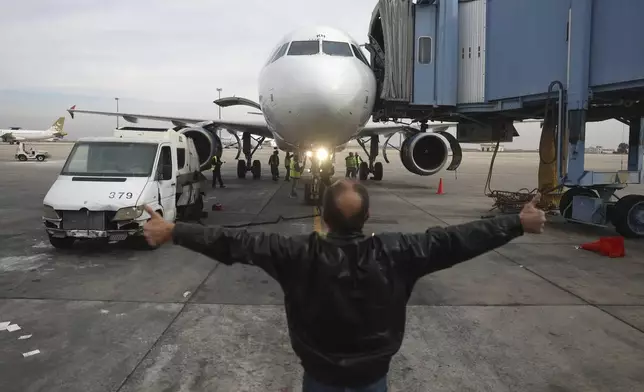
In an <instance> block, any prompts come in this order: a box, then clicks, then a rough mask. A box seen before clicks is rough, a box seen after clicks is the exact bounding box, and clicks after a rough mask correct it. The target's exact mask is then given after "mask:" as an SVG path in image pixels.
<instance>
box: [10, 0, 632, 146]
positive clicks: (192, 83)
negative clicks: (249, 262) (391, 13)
mask: <svg viewBox="0 0 644 392" xmlns="http://www.w3.org/2000/svg"><path fill="white" fill-rule="evenodd" d="M10 4H11V5H10V6H5V7H3V10H2V12H1V13H0V48H2V59H3V61H1V62H0V128H7V127H10V126H20V127H23V128H31V129H44V128H47V127H48V126H49V125H51V123H53V122H54V120H55V119H56V118H57V117H59V116H62V115H67V114H66V112H65V109H67V108H68V107H70V106H72V105H74V104H76V105H78V108H87V109H97V110H114V109H115V108H116V105H115V101H114V97H120V101H119V108H120V110H121V111H130V112H143V113H152V114H166V115H181V116H201V117H205V118H216V116H217V107H216V105H214V104H213V103H212V101H213V99H215V98H216V97H217V91H216V89H217V87H221V88H223V93H222V96H229V95H237V96H245V97H249V98H251V99H253V100H257V96H258V92H257V75H258V74H259V71H260V69H261V67H262V66H263V64H264V63H265V62H266V59H267V57H268V56H269V54H270V52H271V51H272V50H273V48H274V47H275V45H276V43H277V42H278V41H279V39H280V38H281V37H282V36H284V35H285V34H287V33H288V32H290V31H291V30H293V29H296V28H298V27H302V26H306V25H311V24H323V25H329V26H333V27H337V28H339V29H342V30H344V31H347V32H348V33H349V34H350V35H352V36H353V37H354V38H355V39H356V40H358V42H366V40H367V37H366V35H367V30H368V27H369V20H370V18H371V13H372V11H373V8H374V6H375V4H376V0H350V1H347V0H326V1H315V2H314V1H302V0H270V1H267V0H244V1H224V0H184V1H179V0H136V1H132V0H109V1H105V0H29V1H15V2H11V3H10ZM247 111H248V108H228V109H223V116H224V117H226V118H235V119H241V118H243V117H251V118H253V119H254V120H257V117H256V116H251V115H248V114H246V112H247ZM121 121H122V120H121ZM115 123H116V119H114V118H107V117H99V116H88V115H78V116H77V117H76V119H75V120H71V118H69V116H68V115H67V121H66V124H65V130H66V131H67V132H68V133H69V134H70V136H71V137H74V138H75V137H79V136H82V135H96V134H109V133H110V132H111V131H112V129H113V126H114V125H115ZM141 124H143V125H154V126H163V124H164V123H159V122H152V123H141ZM588 128H589V131H588V135H587V145H588V144H600V145H604V146H606V147H614V146H616V145H617V143H619V142H620V141H622V140H623V137H624V134H625V132H624V127H623V126H622V125H621V124H620V123H617V122H608V123H603V124H591V125H589V127H588ZM518 129H519V133H520V134H521V135H522V136H521V137H519V138H517V139H515V140H516V141H515V142H514V143H512V145H508V146H509V147H517V148H535V147H536V146H537V145H538V140H539V127H538V125H535V124H531V125H523V126H518Z"/></svg>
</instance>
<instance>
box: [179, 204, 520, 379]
mask: <svg viewBox="0 0 644 392" xmlns="http://www.w3.org/2000/svg"><path fill="white" fill-rule="evenodd" d="M522 234H523V228H522V226H521V222H520V220H519V217H518V215H510V216H502V217H497V218H493V219H487V220H480V221H475V222H470V223H465V224H461V225H456V226H449V227H445V228H440V227H437V228H431V229H429V230H427V231H426V232H424V233H417V234H403V233H384V234H378V235H374V236H365V235H363V234H362V233H349V234H336V233H328V234H327V235H326V236H323V235H320V234H318V233H311V234H309V235H299V236H292V237H287V236H283V235H280V234H273V233H271V234H268V233H249V232H247V231H245V230H230V229H223V228H217V227H204V226H200V225H196V224H187V223H177V224H176V226H175V229H174V235H173V238H174V242H175V243H176V244H179V245H182V246H184V247H186V248H188V249H191V250H193V251H196V252H200V253H202V254H204V255H206V256H209V257H212V258H213V259H216V260H218V261H220V262H222V263H224V264H227V265H231V264H233V263H242V264H249V265H256V266H258V267H260V268H261V269H263V270H264V271H266V272H267V273H268V274H269V275H270V276H272V277H273V278H274V279H276V280H277V281H278V282H279V283H280V285H281V286H282V290H283V291H284V303H285V307H286V316H287V319H288V326H289V332H290V337H291V344H292V346H293V350H294V351H295V353H296V354H297V355H298V356H299V358H300V360H301V361H302V366H303V367H304V369H305V370H306V372H307V373H309V374H310V375H311V376H312V377H313V378H315V379H317V380H318V381H320V382H322V383H325V384H328V385H339V386H347V387H351V386H353V387H356V386H362V385H366V384H369V383H371V382H373V381H375V380H377V379H379V378H381V377H383V376H385V375H386V373H387V372H388V370H389V363H390V361H391V358H392V356H393V355H394V354H395V353H396V352H397V351H398V350H399V348H400V345H401V344H402V341H403V334H404V331H405V310H406V305H407V301H408V299H409V297H410V295H411V292H412V289H413V287H414V284H415V283H416V281H417V280H418V279H419V278H421V277H423V276H425V275H427V274H430V273H432V272H435V271H438V270H442V269H445V268H449V267H451V266H453V265H455V264H458V263H461V262H463V261H466V260H469V259H471V258H473V257H476V256H478V255H481V254H483V253H485V252H487V251H490V250H492V249H495V248H497V247H499V246H501V245H504V244H506V243H508V242H509V241H510V240H512V239H513V238H515V237H518V236H520V235H522Z"/></svg>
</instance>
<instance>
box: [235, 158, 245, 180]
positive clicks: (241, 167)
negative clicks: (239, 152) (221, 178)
mask: <svg viewBox="0 0 644 392" xmlns="http://www.w3.org/2000/svg"><path fill="white" fill-rule="evenodd" d="M237 178H246V162H245V161H244V160H243V159H239V160H237Z"/></svg>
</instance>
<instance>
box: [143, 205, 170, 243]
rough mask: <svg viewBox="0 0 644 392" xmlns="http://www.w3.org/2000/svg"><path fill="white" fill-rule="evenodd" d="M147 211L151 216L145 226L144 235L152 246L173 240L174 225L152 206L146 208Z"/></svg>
mask: <svg viewBox="0 0 644 392" xmlns="http://www.w3.org/2000/svg"><path fill="white" fill-rule="evenodd" d="M144 208H145V211H146V212H147V213H148V214H150V219H149V220H148V221H147V222H146V223H145V225H144V226H143V235H144V236H145V239H146V241H147V242H148V244H150V245H151V246H157V245H162V244H164V243H166V242H168V241H170V240H172V230H173V229H174V223H172V222H168V221H166V220H165V219H163V217H162V216H161V215H159V214H158V213H157V212H156V211H154V210H153V209H152V208H151V207H150V206H147V205H146V206H144Z"/></svg>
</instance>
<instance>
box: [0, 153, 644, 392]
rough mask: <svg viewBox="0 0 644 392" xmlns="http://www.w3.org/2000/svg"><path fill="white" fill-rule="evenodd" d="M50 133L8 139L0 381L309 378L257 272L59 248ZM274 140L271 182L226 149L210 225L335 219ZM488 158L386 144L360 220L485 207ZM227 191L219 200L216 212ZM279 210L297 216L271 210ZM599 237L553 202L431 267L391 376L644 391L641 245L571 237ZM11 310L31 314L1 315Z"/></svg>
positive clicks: (418, 387)
mask: <svg viewBox="0 0 644 392" xmlns="http://www.w3.org/2000/svg"><path fill="white" fill-rule="evenodd" d="M38 148H39V149H46V150H49V152H50V153H52V158H51V159H50V160H49V161H47V162H42V163H40V162H16V161H14V160H13V152H14V150H15V147H13V146H4V145H3V146H0V171H1V172H2V180H1V181H2V192H0V216H1V217H2V220H1V222H2V225H1V226H0V375H1V376H0V391H3V392H5V391H6V392H13V391H16V392H35V391H47V392H58V391H61V392H62V391H65V392H70V391H83V392H94V391H96V392H99V391H101V392H102V391H122V392H125V391H279V392H285V391H300V390H301V386H300V385H301V376H302V369H301V367H300V365H299V361H298V359H297V357H296V356H295V355H294V353H293V351H292V349H291V347H290V342H289V338H288V329H287V326H286V319H285V316H284V311H283V294H282V290H281V288H280V287H279V285H278V284H277V283H276V282H274V281H273V280H272V279H271V278H270V277H269V276H268V275H267V274H266V273H264V272H263V271H261V270H259V269H257V268H253V267H248V266H241V265H236V266H232V267H227V266H225V265H222V264H219V263H218V262H216V261H214V260H210V259H208V258H206V257H204V256H202V255H199V254H196V253H193V252H191V251H188V250H185V249H183V248H180V247H177V246H174V245H166V246H163V247H162V248H160V249H158V250H155V251H140V250H133V249H129V248H127V247H124V246H95V245H85V244H82V245H81V246H78V247H76V248H75V249H73V250H70V251H59V250H55V249H53V248H52V247H51V246H50V245H49V243H48V241H47V236H46V234H45V231H44V229H43V226H42V223H41V221H40V215H41V209H42V207H41V206H42V200H43V197H44V195H45V193H46V192H47V190H48V189H49V187H50V186H51V184H52V183H53V182H54V180H55V178H56V175H57V173H58V172H59V171H60V168H61V167H62V164H63V163H64V160H65V158H66V156H67V154H68V152H69V149H70V148H71V145H70V144H67V145H65V144H54V143H50V144H43V145H38ZM270 150H271V149H268V148H265V149H263V150H259V151H258V153H257V155H256V156H257V158H258V159H260V161H261V162H262V164H263V177H262V179H261V180H259V181H254V180H252V179H250V176H249V178H248V179H246V180H238V179H237V178H236V176H235V174H234V173H235V167H236V166H235V165H234V163H232V162H233V159H232V157H233V151H231V150H227V151H226V152H225V154H224V160H225V161H228V162H227V163H226V164H225V165H224V167H223V170H222V173H223V179H224V182H225V184H226V185H227V188H225V189H220V188H216V189H214V190H210V189H208V197H207V204H206V208H207V210H208V211H209V216H208V218H207V219H205V223H207V224H225V225H237V224H251V223H254V224H257V226H250V227H249V230H253V231H255V230H257V231H259V230H265V231H272V232H279V233H282V234H299V233H307V232H310V231H312V230H316V229H317V230H324V225H323V223H322V222H321V221H320V219H319V217H312V215H313V214H314V209H313V208H312V207H310V206H306V205H304V204H303V203H302V201H301V197H302V195H303V191H300V199H289V198H288V192H289V190H290V185H291V184H290V183H285V182H284V181H283V180H280V181H279V182H277V183H274V182H273V181H271V179H270V173H269V169H268V167H267V165H266V162H267V161H268V154H269V153H270ZM343 156H344V155H341V157H343ZM362 156H363V158H364V157H365V156H364V154H362ZM490 157H491V154H490V153H474V152H472V153H466V154H465V157H464V161H463V165H462V166H461V168H460V169H459V171H458V173H457V174H456V175H455V174H454V173H453V172H450V173H447V172H443V173H440V174H439V175H438V176H434V177H419V176H416V175H413V174H411V173H408V172H407V171H406V170H405V169H404V168H403V166H402V165H401V164H400V162H399V159H398V157H397V156H396V155H395V154H390V157H389V159H390V160H391V162H392V163H391V164H388V165H387V164H385V175H384V179H383V181H382V182H378V183H376V182H374V181H370V180H368V181H366V182H365V183H366V184H367V187H368V188H369V192H370V195H371V198H372V208H371V215H372V217H371V219H370V220H369V222H368V224H367V226H366V228H365V232H367V233H370V232H382V231H424V230H426V229H427V228H428V227H431V226H445V225H449V224H458V223H462V222H466V221H469V220H473V219H478V218H480V217H481V216H482V215H486V214H488V213H489V209H490V208H491V205H492V201H491V200H490V199H489V198H487V197H486V196H485V195H484V194H483V185H484V183H485V179H486V176H487V171H488V165H489V159H490ZM621 159H622V158H621V157H619V156H603V155H599V156H593V155H587V162H588V164H587V167H589V168H590V167H592V168H596V169H617V168H619V167H620V165H621V164H622V162H621ZM343 161H344V160H343V159H337V162H338V165H337V166H336V173H338V174H343V173H344V167H343ZM537 163H538V155H537V154H536V153H523V154H519V153H500V154H499V156H498V157H497V164H496V165H497V170H496V171H495V176H494V178H493V180H492V185H493V188H495V187H496V188H500V189H504V190H510V191H515V190H518V189H520V188H524V187H525V188H528V189H532V188H534V187H535V186H536V179H537V174H536V173H535V172H536V170H535V169H536V168H537ZM615 166H616V167H615ZM281 174H282V178H283V175H284V169H283V168H282V169H281ZM440 176H442V177H443V180H444V189H445V194H443V195H437V194H436V187H437V185H438V179H439V177H440ZM207 177H208V178H210V174H208V175H207ZM627 190H628V192H629V193H643V192H642V187H641V186H632V187H629V188H628V189H627ZM215 202H219V203H221V204H222V205H223V210H222V211H210V206H211V205H212V204H213V203H215ZM280 216H282V217H283V218H284V217H285V218H289V217H290V218H297V217H303V218H301V219H294V220H287V221H282V222H279V223H277V224H269V223H266V222H271V221H275V220H277V219H278V218H279V217H280ZM262 222H264V223H265V224H262ZM603 235H615V233H614V232H613V231H612V230H610V229H601V228H595V227H587V226H580V225H574V224H569V223H562V222H561V221H560V220H558V219H557V218H553V219H552V222H550V223H549V224H548V225H547V227H546V233H544V234H543V235H540V236H537V235H526V236H523V237H521V238H518V239H517V240H515V241H513V242H512V243H510V244H508V245H506V246H504V247H502V248H499V249H498V250H496V251H493V252H489V253H487V254H485V255H482V256H480V257H477V258H476V259H474V260H471V261H469V262H466V263H462V264H460V265H457V266H455V267H454V268H451V269H449V270H445V271H441V272H438V273H436V274H433V275H430V276H427V277H425V278H423V279H421V280H420V281H419V282H418V283H417V284H416V287H415V290H414V293H413V295H412V298H411V300H410V302H409V306H408V309H407V319H408V320H407V330H406V334H405V340H404V342H403V346H402V348H401V350H400V352H399V353H398V354H397V355H396V356H395V357H394V360H393V362H392V366H391V371H390V374H389V386H390V390H391V391H419V392H420V391H423V392H424V391H494V392H497V391H513V392H514V391H558V392H560V391H625V392H626V391H629V392H630V391H638V390H644V373H642V364H644V257H642V256H643V255H644V243H643V242H642V241H638V240H627V241H626V257H624V258H619V259H609V258H605V257H602V256H599V255H596V254H594V253H591V252H587V251H583V250H578V249H576V246H577V245H579V244H581V243H583V242H588V241H593V240H596V239H598V238H599V237H600V236H603ZM8 321H10V322H11V325H14V324H16V325H18V326H19V327H20V328H21V329H20V330H15V331H13V332H9V331H8V330H2V329H3V324H2V323H3V322H8ZM14 328H15V327H14ZM12 329H13V328H12ZM29 335H30V337H28V338H26V336H29ZM21 337H23V338H22V339H21ZM34 350H39V353H37V354H33V355H29V356H24V355H25V353H28V352H31V351H34Z"/></svg>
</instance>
